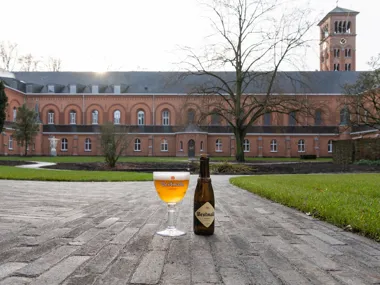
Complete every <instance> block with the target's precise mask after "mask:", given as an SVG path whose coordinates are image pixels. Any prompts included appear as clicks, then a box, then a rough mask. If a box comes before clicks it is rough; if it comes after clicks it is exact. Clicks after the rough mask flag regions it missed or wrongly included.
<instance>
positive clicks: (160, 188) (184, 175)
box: [153, 172, 190, 237]
mask: <svg viewBox="0 0 380 285" xmlns="http://www.w3.org/2000/svg"><path fill="white" fill-rule="evenodd" d="M189 179H190V172H153V181H154V187H155V188H156V191H157V194H158V196H159V197H160V198H161V200H162V201H164V202H165V203H167V204H168V226H167V228H166V229H165V230H162V231H158V232H157V234H159V235H161V236H169V237H175V236H182V235H184V234H185V232H183V231H180V230H178V229H176V227H175V223H174V214H175V205H176V203H178V202H180V201H181V200H182V199H183V197H184V196H185V194H186V191H187V187H188V186H189Z"/></svg>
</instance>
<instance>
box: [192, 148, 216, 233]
mask: <svg viewBox="0 0 380 285" xmlns="http://www.w3.org/2000/svg"><path fill="white" fill-rule="evenodd" d="M193 228H194V233H195V234H196V235H204V236H208V235H212V234H214V228H215V197H214V190H213V188H212V184H211V178H210V161H209V158H208V157H207V156H206V155H201V158H200V170H199V178H198V182H197V187H196V188H195V193H194V216H193Z"/></svg>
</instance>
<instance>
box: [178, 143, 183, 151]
mask: <svg viewBox="0 0 380 285" xmlns="http://www.w3.org/2000/svg"><path fill="white" fill-rule="evenodd" d="M179 151H183V141H180V142H179Z"/></svg>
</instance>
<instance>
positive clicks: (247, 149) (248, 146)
mask: <svg viewBox="0 0 380 285" xmlns="http://www.w3.org/2000/svg"><path fill="white" fill-rule="evenodd" d="M243 150H244V152H250V150H251V144H250V143H249V140H247V139H245V140H244V142H243Z"/></svg>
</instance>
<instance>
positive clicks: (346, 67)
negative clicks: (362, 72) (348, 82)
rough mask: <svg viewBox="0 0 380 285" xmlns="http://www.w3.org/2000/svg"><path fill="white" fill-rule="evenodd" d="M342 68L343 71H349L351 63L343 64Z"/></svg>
mask: <svg viewBox="0 0 380 285" xmlns="http://www.w3.org/2000/svg"><path fill="white" fill-rule="evenodd" d="M344 70H345V71H351V63H345V64H344Z"/></svg>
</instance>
